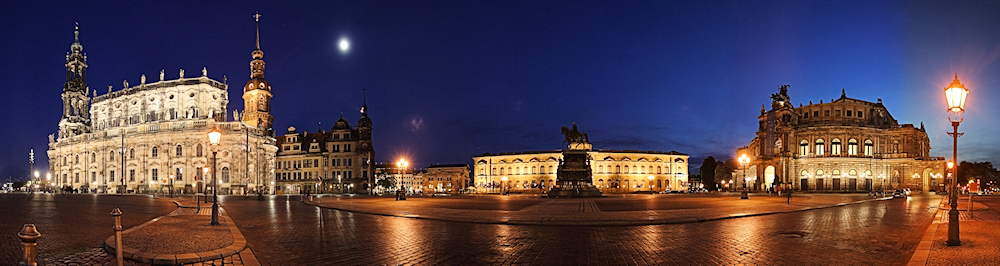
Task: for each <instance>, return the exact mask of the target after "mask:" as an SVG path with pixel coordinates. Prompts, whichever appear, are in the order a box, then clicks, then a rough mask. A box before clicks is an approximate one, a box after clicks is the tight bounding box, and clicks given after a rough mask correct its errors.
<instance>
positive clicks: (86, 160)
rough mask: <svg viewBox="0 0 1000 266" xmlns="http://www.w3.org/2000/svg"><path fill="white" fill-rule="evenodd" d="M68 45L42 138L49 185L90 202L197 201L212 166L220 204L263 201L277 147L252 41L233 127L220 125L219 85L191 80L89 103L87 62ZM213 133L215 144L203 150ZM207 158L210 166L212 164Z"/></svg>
mask: <svg viewBox="0 0 1000 266" xmlns="http://www.w3.org/2000/svg"><path fill="white" fill-rule="evenodd" d="M75 34H76V40H75V41H74V42H73V44H72V45H71V46H70V50H71V51H70V52H69V53H68V54H67V56H66V64H65V66H66V82H65V83H64V86H63V93H62V99H63V115H62V119H61V120H60V122H59V133H58V137H56V136H55V135H49V150H48V152H47V153H48V158H49V167H50V169H49V172H50V173H51V175H52V178H53V180H50V182H51V183H52V184H54V185H56V186H58V187H60V188H62V189H64V190H76V191H88V192H95V193H97V192H99V193H118V192H130V193H152V192H157V191H159V192H161V193H167V191H169V190H171V189H173V190H175V192H178V193H194V192H206V191H208V190H209V189H210V187H211V185H212V182H213V181H212V179H211V177H212V176H213V172H211V171H212V169H213V165H214V166H215V172H214V173H215V177H216V178H217V181H216V182H217V183H218V184H219V190H218V192H219V193H220V194H230V193H232V194H237V193H248V192H250V191H263V192H272V191H273V187H272V186H273V181H274V180H273V179H272V177H273V176H274V168H273V166H274V164H275V163H274V162H275V153H276V152H277V147H276V146H275V139H274V138H273V137H271V135H272V134H271V133H270V132H271V128H270V124H271V123H272V121H273V118H272V117H271V115H270V107H271V103H270V100H271V86H270V84H268V83H267V81H266V80H264V62H263V60H262V58H263V52H262V51H261V50H260V46H259V40H258V46H257V49H256V50H254V51H253V53H252V57H253V61H252V62H251V73H252V74H251V79H250V80H249V81H248V82H247V85H246V86H245V90H244V99H245V104H246V106H248V110H247V111H245V112H244V113H243V115H242V117H243V121H238V119H239V117H241V115H239V114H238V113H237V114H236V115H235V116H236V117H234V118H235V119H237V121H228V116H227V115H226V114H227V104H228V103H229V95H228V92H227V88H228V85H227V84H226V79H225V77H223V79H222V81H221V82H220V81H217V80H214V79H211V78H209V77H208V71H207V70H206V69H202V71H201V76H197V77H185V76H184V70H183V69H182V70H180V71H179V76H178V78H177V79H173V80H166V79H165V74H164V72H163V71H161V72H160V76H159V81H156V82H152V83H147V82H146V77H145V75H143V76H142V77H141V78H140V82H139V84H138V85H135V86H129V84H128V82H127V81H125V82H123V83H124V84H123V87H122V89H121V90H118V91H113V90H112V87H111V86H109V87H108V93H107V94H104V95H100V96H98V95H97V91H96V90H95V91H92V93H89V92H90V91H88V90H89V88H88V87H87V57H86V55H85V54H84V53H83V52H82V51H83V46H82V45H81V44H80V42H79V29H77V31H76V32H75ZM213 127H215V128H218V129H219V130H220V131H222V139H221V141H220V144H219V145H218V146H216V147H213V146H212V145H211V144H210V143H209V140H208V132H209V130H210V129H211V128H213ZM213 151H214V152H216V155H217V162H216V163H215V164H213V163H212V161H211V160H212V157H213Z"/></svg>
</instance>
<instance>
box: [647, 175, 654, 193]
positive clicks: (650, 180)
mask: <svg viewBox="0 0 1000 266" xmlns="http://www.w3.org/2000/svg"><path fill="white" fill-rule="evenodd" d="M647 178H649V192H650V193H652V192H653V175H649V177H647Z"/></svg>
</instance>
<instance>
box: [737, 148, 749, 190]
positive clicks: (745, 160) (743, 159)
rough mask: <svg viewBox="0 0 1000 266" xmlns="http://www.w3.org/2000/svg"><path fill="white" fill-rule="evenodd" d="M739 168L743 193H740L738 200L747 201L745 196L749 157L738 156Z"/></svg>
mask: <svg viewBox="0 0 1000 266" xmlns="http://www.w3.org/2000/svg"><path fill="white" fill-rule="evenodd" d="M739 161H740V168H743V192H740V199H749V198H750V196H748V195H747V166H748V165H749V164H750V157H747V155H746V154H743V155H740V159H739Z"/></svg>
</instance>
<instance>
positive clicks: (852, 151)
mask: <svg viewBox="0 0 1000 266" xmlns="http://www.w3.org/2000/svg"><path fill="white" fill-rule="evenodd" d="M847 155H858V140H856V139H850V140H848V141H847Z"/></svg>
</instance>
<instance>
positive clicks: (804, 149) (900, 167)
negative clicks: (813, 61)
mask: <svg viewBox="0 0 1000 266" xmlns="http://www.w3.org/2000/svg"><path fill="white" fill-rule="evenodd" d="M771 99H772V102H771V109H770V110H765V109H764V106H761V111H760V116H758V117H757V119H758V120H759V128H758V130H757V134H756V137H755V138H754V139H753V140H752V141H751V142H750V145H748V146H745V147H741V148H739V149H737V150H736V156H737V157H740V156H742V155H744V154H745V155H747V156H748V157H749V158H751V161H750V163H749V164H748V165H747V166H746V167H745V168H743V169H738V170H736V171H735V172H734V173H733V180H735V181H736V182H735V183H736V184H737V187H740V186H742V183H741V182H742V181H743V175H744V173H745V175H746V180H748V181H747V182H748V186H749V187H750V188H751V189H754V190H766V189H769V188H771V187H773V186H783V187H786V188H788V187H791V188H793V189H795V190H800V191H821V192H852V191H873V190H876V191H877V190H883V189H896V188H910V189H914V190H922V191H930V190H937V189H939V187H941V186H942V185H943V183H944V182H943V180H944V178H943V177H944V176H943V173H944V172H945V161H944V158H941V157H931V156H930V149H931V146H930V141H929V139H928V137H927V132H926V131H925V130H924V126H923V124H921V125H920V127H919V128H917V127H915V126H913V124H899V123H898V122H897V121H896V119H894V118H893V117H892V115H891V114H889V111H888V110H887V109H886V107H885V105H883V104H882V100H881V99H879V100H878V101H877V102H868V101H863V100H858V99H852V98H848V97H847V95H846V93H845V92H843V91H841V95H840V98H838V99H833V100H831V101H830V102H828V103H823V101H822V100H821V101H820V103H818V104H813V103H812V102H810V103H809V105H805V106H802V105H801V104H800V106H799V107H798V108H796V107H794V106H793V105H792V104H791V103H790V100H791V98H790V97H789V96H788V86H787V85H785V86H782V87H781V89H780V91H779V93H776V94H772V95H771Z"/></svg>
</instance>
